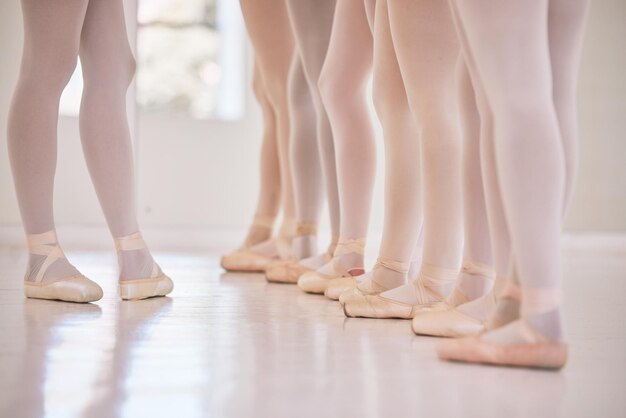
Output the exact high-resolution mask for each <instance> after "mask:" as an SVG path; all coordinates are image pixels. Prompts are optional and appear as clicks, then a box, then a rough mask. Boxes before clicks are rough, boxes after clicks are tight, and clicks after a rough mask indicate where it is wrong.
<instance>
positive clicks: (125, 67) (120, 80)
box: [82, 51, 137, 91]
mask: <svg viewBox="0 0 626 418" xmlns="http://www.w3.org/2000/svg"><path fill="white" fill-rule="evenodd" d="M120 55H121V56H119V57H117V59H114V60H111V59H109V57H107V61H105V60H104V59H92V58H91V57H89V56H87V55H85V58H84V60H83V61H82V65H83V68H84V71H83V73H84V81H85V88H87V89H91V88H93V87H106V88H107V89H109V90H110V89H115V90H124V91H125V90H126V89H127V88H128V86H129V85H130V83H131V82H132V80H133V78H134V76H135V71H136V70H137V62H136V61H135V57H134V56H133V54H132V53H131V52H130V51H128V52H126V53H124V54H120Z"/></svg>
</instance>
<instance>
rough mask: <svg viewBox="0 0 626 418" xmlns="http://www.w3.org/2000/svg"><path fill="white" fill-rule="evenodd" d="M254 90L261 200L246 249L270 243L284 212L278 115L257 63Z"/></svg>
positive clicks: (255, 65)
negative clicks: (257, 111)
mask: <svg viewBox="0 0 626 418" xmlns="http://www.w3.org/2000/svg"><path fill="white" fill-rule="evenodd" d="M252 90H253V91H254V95H255V97H256V99H257V102H258V103H259V106H260V107H261V112H262V114H263V139H262V142H261V155H260V173H259V197H258V201H257V207H256V211H255V216H254V220H253V222H252V225H251V226H250V229H249V231H248V235H247V237H246V241H245V243H244V245H243V246H244V247H245V248H247V247H250V246H252V245H255V244H258V243H260V242H263V241H266V240H268V239H269V238H270V237H271V236H272V229H273V226H274V220H275V219H276V216H278V212H279V211H280V199H281V191H280V166H279V163H278V144H277V143H276V115H275V114H274V109H272V106H271V105H270V103H269V101H268V99H267V93H266V92H265V87H264V86H263V80H262V79H261V70H260V69H259V64H258V63H257V62H256V60H255V64H254V75H253V79H252Z"/></svg>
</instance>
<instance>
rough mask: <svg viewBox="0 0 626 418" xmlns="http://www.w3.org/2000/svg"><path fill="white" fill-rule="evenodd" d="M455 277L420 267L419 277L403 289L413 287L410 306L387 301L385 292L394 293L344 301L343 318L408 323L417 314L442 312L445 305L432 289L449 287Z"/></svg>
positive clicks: (450, 272) (448, 271)
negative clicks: (388, 319) (406, 320)
mask: <svg viewBox="0 0 626 418" xmlns="http://www.w3.org/2000/svg"><path fill="white" fill-rule="evenodd" d="M457 273H458V271H457V270H454V269H446V268H441V267H436V266H432V265H429V264H423V265H422V270H421V272H420V276H419V277H418V278H417V279H416V280H415V281H414V282H413V283H411V284H407V285H404V286H413V288H412V289H413V291H414V294H413V296H412V300H414V302H413V303H409V302H406V301H402V300H398V299H392V298H390V297H388V296H387V294H388V293H389V292H394V290H391V291H387V292H382V293H380V294H377V295H361V296H357V295H353V296H352V297H350V298H345V299H344V304H343V311H344V313H345V315H346V316H347V317H353V318H380V319H384V318H398V319H412V318H414V317H415V316H416V315H418V314H420V313H424V312H432V311H442V310H446V309H449V305H448V304H447V303H446V301H445V298H444V297H443V296H442V295H441V294H440V293H439V292H438V291H437V290H436V289H440V288H442V287H445V286H448V285H449V284H450V283H451V282H452V283H453V282H454V280H455V279H456V275H457ZM357 288H358V287H357ZM401 288H402V286H400V287H398V288H397V289H401Z"/></svg>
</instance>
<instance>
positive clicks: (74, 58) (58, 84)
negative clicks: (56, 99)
mask: <svg viewBox="0 0 626 418" xmlns="http://www.w3.org/2000/svg"><path fill="white" fill-rule="evenodd" d="M47 55H50V56H49V57H46V59H40V58H41V57H38V56H36V55H35V56H32V58H31V59H26V60H24V63H23V65H22V70H21V74H20V80H21V82H25V83H27V84H28V85H29V86H31V87H35V88H37V89H38V90H41V91H42V93H45V92H49V93H50V94H54V95H60V94H61V93H62V92H63V89H64V88H65V86H66V85H67V83H68V82H69V81H70V78H71V77H72V74H73V73H74V70H75V69H76V65H77V62H78V54H77V53H76V52H75V51H59V52H57V53H55V54H47Z"/></svg>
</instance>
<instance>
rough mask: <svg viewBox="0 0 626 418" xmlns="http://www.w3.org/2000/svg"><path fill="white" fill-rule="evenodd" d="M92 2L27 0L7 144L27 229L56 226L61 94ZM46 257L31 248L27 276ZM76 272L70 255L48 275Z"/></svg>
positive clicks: (35, 231)
mask: <svg viewBox="0 0 626 418" xmlns="http://www.w3.org/2000/svg"><path fill="white" fill-rule="evenodd" d="M87 3H88V1H87V0H70V1H61V0H50V1H47V2H45V3H42V2H40V1H37V0H22V13H23V18H24V51H23V55H22V64H21V67H20V75H19V79H18V83H17V86H16V88H15V93H14V95H13V101H12V103H11V109H10V113H9V119H8V148H9V157H10V160H11V168H12V170H13V180H14V182H15V190H16V193H17V199H18V203H19V207H20V213H21V215H22V222H23V225H24V230H25V232H26V234H41V233H45V232H48V231H52V230H54V217H53V209H52V194H53V183H54V173H55V168H56V153H57V119H58V110H59V100H60V98H61V93H62V91H63V88H64V87H65V85H66V84H67V82H68V81H69V79H70V77H71V75H72V73H73V72H74V69H75V67H76V60H77V56H78V49H79V45H80V33H81V30H82V27H83V20H84V17H85V13H86V11H87ZM51 244H52V243H51ZM45 259H46V257H45V256H44V255H34V254H31V256H30V261H29V272H28V273H27V275H26V278H27V279H28V280H32V279H34V278H35V276H36V275H37V273H38V272H39V269H40V268H41V264H42V263H43V262H44V260H45ZM74 274H77V271H76V269H75V268H74V267H72V266H71V265H70V264H69V263H68V262H67V260H65V259H58V260H57V261H56V262H55V263H53V264H52V265H51V266H50V267H49V268H48V269H47V270H46V274H45V275H44V277H43V280H44V281H45V280H55V279H57V278H61V277H66V276H71V275H74Z"/></svg>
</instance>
